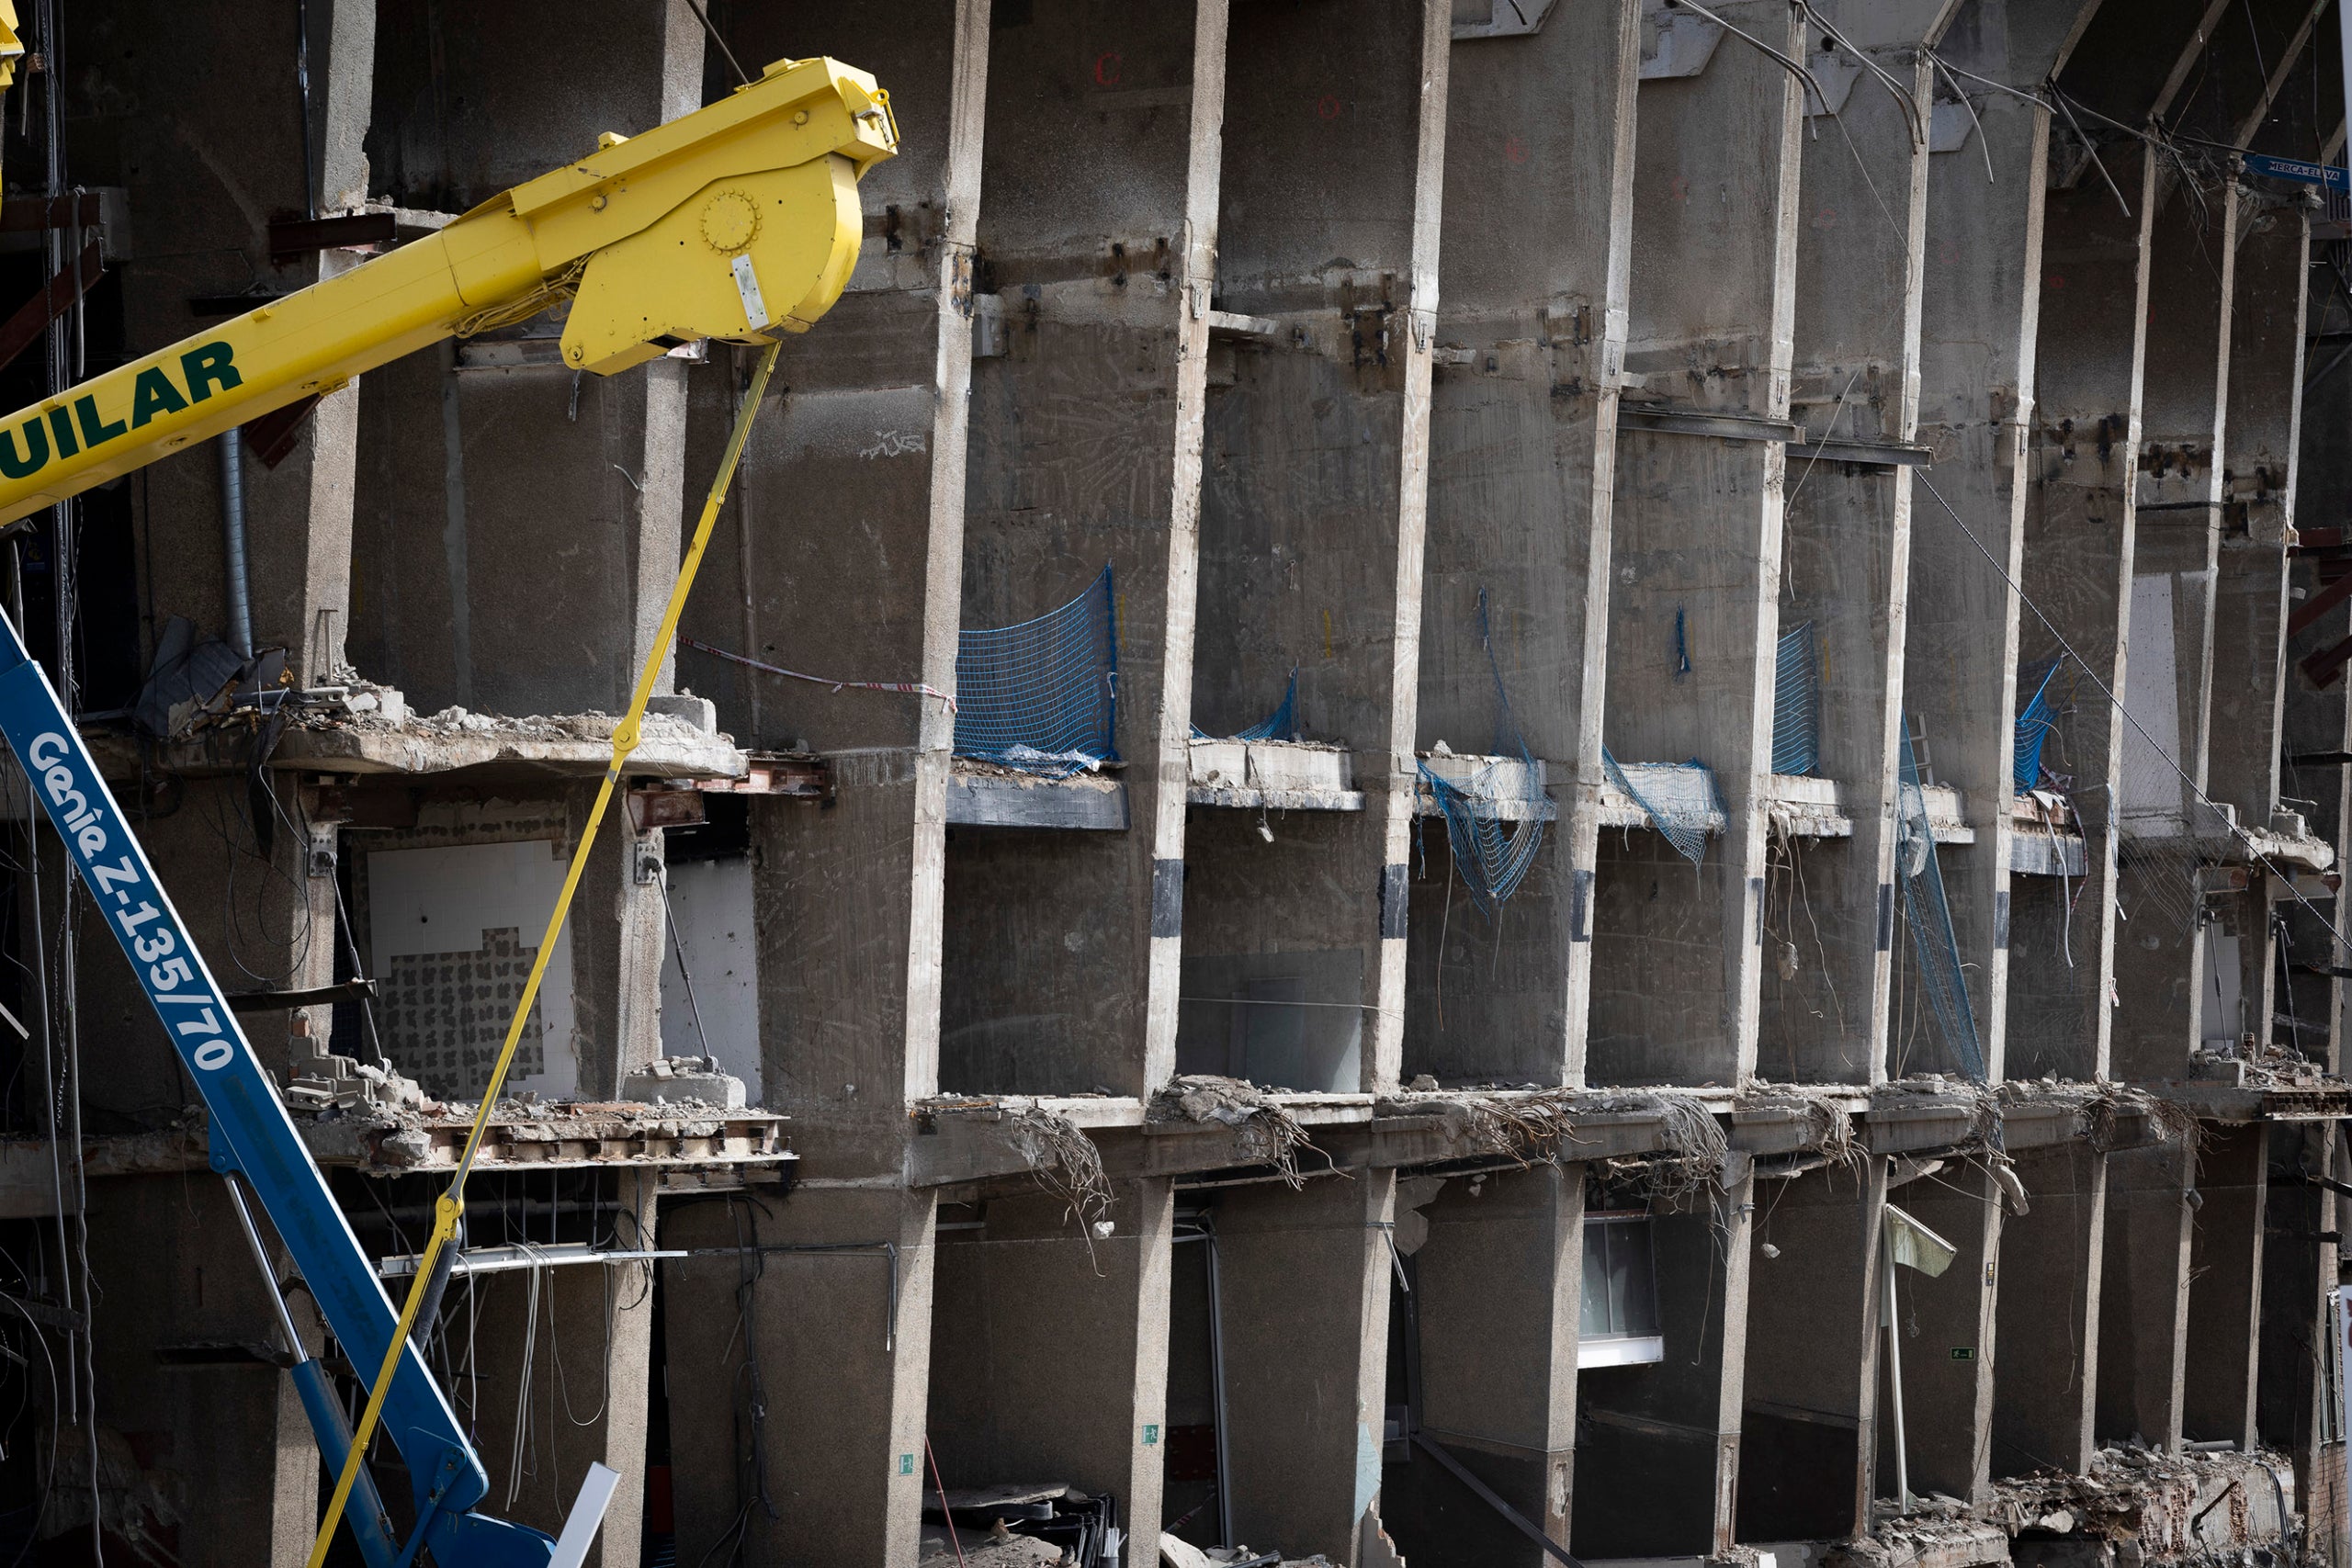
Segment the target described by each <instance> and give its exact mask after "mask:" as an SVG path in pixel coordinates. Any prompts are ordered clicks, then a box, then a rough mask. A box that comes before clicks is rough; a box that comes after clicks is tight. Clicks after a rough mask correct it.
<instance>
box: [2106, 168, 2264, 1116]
mask: <svg viewBox="0 0 2352 1568" xmlns="http://www.w3.org/2000/svg"><path fill="white" fill-rule="evenodd" d="M2153 199H2154V204H2155V209H2154V212H2153V213H2152V214H2151V215H2150V225H2151V237H2152V243H2153V246H2154V253H2153V257H2152V260H2151V262H2150V265H2151V267H2152V268H2153V273H2152V278H2151V282H2150V285H2149V294H2150V298H2151V299H2161V300H2163V301H2164V321H2163V322H2162V325H2161V330H2156V331H2151V332H2150V333H2148V334H2147V340H2146V341H2147V351H2146V352H2147V368H2146V379H2145V385H2144V388H2143V413H2142V430H2141V436H2140V444H2139V467H2140V474H2139V479H2138V492H2139V493H2138V499H2137V504H2136V506H2135V508H2134V513H2135V517H2136V521H2135V523H2134V525H2133V542H2132V567H2131V576H2130V582H2131V614H2132V615H2133V616H2134V618H2132V619H2131V621H2130V623H2129V627H2128V630H2127V633H2126V639H2125V646H2126V656H2125V663H2126V667H2127V668H2126V670H2125V673H2124V685H2123V699H2124V708H2125V711H2126V712H2127V713H2129V714H2130V715H2131V717H2132V718H2133V719H2134V720H2136V721H2137V723H2136V725H2127V726H2126V727H2125V730H2126V732H2125V734H2124V735H2123V736H2122V738H2121V740H2122V764H2121V771H2120V773H2119V774H2118V775H2117V780H2116V792H2115V795H2114V797H2113V798H2114V803H2115V805H2116V807H2117V808H2118V809H2119V810H2120V813H2121V822H2120V825H2121V828H2122V831H2123V835H2124V842H2123V846H2122V851H2123V852H2122V857H2121V866H2120V883H2119V886H2118V892H2117V896H2118V898H2119V900H2120V911H2121V913H2122V914H2123V915H2125V916H2127V917H2129V918H2130V921H2131V929H2130V930H2129V931H2123V932H2121V933H2120V934H2119V940H2118V942H2117V944H2116V948H2115V983H2116V988H2117V991H2118V994H2119V996H2120V997H2121V998H2125V999H2124V1000H2123V1001H2122V1003H2121V1004H2120V1006H2119V1007H2118V1009H2117V1010H2116V1015H2115V1035H2114V1040H2113V1044H2112V1046H2111V1048H2110V1059H2111V1062H2112V1070H2113V1072H2114V1074H2115V1076H2117V1077H2122V1078H2168V1077H2177V1076H2179V1074H2180V1073H2181V1072H2182V1070H2183V1062H2184V1059H2185V1058H2186V1056H2187V1055H2188V1052H2189V1051H2190V1050H2192V1049H2193V1048H2194V1047H2195V1045H2196V1043H2197V1038H2198V1035H2197V1032H2198V1023H2199V1019H2198V1014H2199V995H2200V992H2201V991H2202V989H2203V988H2204V976H2205V971H2206V967H2207V964H2206V953H2205V943H2206V940H2207V925H2206V922H2205V920H2204V919H2203V906H2202V901H2201V900H2200V898H2199V895H2198V892H2197V888H2196V886H2195V878H2196V869H2195V868H2196V865H2197V863H2198V861H2199V854H2198V852H2197V851H2196V849H2195V848H2194V847H2193V846H2192V845H2191V844H2190V843H2189V841H2188V840H2190V839H2191V837H2193V835H2194V834H2195V833H2196V832H2197V830H2198V822H2199V817H2200V815H2201V809H2200V807H2199V801H2198V799H2197V794H2198V792H2199V790H2201V789H2203V787H2204V784H2205V779H2206V757H2207V741H2208V738H2209V737H2210V735H2211V724H2210V714H2211V700H2210V699H2211V694H2212V685H2213V628H2214V619H2213V614H2214V598H2215V587H2216V581H2217V577H2218V572H2219V568H2220V549H2221V536H2222V516H2221V502H2222V468H2223V466H2224V464H2225V462H2226V460H2227V459H2226V457H2225V453H2226V451H2227V442H2228V431H2227V429H2226V419H2227V415H2228V407H2229V390H2228V382H2229V367H2230V330H2231V324H2232V321H2233V315H2234V311H2233V293H2234V287H2233V285H2234V270H2235V267H2236V262H2237V253H2238V220H2237V214H2238V186H2237V185H2236V184H2235V182H2225V183H2224V184H2222V186H2221V187H2220V188H2219V189H2218V190H2213V191H2204V190H2201V189H2199V188H2196V187H2193V186H2188V185H2184V184H2180V183H2177V182H2176V181H2173V180H2169V179H2166V180H2159V181H2158V182H2157V184H2156V186H2155V187H2154V193H2153ZM2266 728H2267V727H2266ZM2143 731H2144V732H2145V733H2143ZM2181 773H2187V774H2188V778H2187V779H2184V778H2182V777H2181V776H2180V774H2181ZM2267 819H2268V814H2267V812H2266V813H2265V816H2264V822H2265V825H2266V826H2267Z"/></svg>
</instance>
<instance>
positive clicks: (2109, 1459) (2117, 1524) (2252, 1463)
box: [1975, 1446, 2302, 1568]
mask: <svg viewBox="0 0 2352 1568" xmlns="http://www.w3.org/2000/svg"><path fill="white" fill-rule="evenodd" d="M2294 1484H2295V1480H2294V1468H2293V1465H2292V1463H2291V1462H2290V1461H2289V1460H2288V1459H2287V1458H2286V1457H2285V1456H2284V1455H2281V1454H2276V1453H2269V1452H2256V1453H2252V1454H2245V1453H2238V1452H2234V1451H2230V1452H2220V1453H2199V1452H2197V1451H2195V1450H2189V1451H2187V1452H2183V1453H2177V1454H2167V1453H2162V1452H2158V1451H2156V1450H2151V1449H2146V1448H2141V1447H2136V1446H2133V1447H2118V1448H2109V1449H2105V1450H2101V1451H2100V1453H2099V1456H2098V1464H2097V1465H2096V1466H2095V1467H2094V1469H2093V1471H2092V1472H2091V1473H2090V1474H2087V1475H2065V1474H2060V1473H2057V1472H2038V1473H2036V1474H2033V1475H2030V1476H2024V1477H2020V1478H2018V1479H2016V1480H2011V1481H2002V1482H1996V1483H1994V1487H1993V1494H1992V1496H1991V1497H1990V1499H1988V1500H1987V1501H1986V1502H1985V1503H1984V1504H1983V1505H1981V1506H1979V1507H1978V1508H1977V1509H1976V1510H1975V1513H1976V1515H1977V1516H1978V1517H1980V1518H1982V1519H1984V1520H1985V1521H1987V1522H1989V1523H1991V1524H1993V1525H1996V1526H1998V1527H1999V1528H2001V1529H2004V1530H2006V1531H2007V1534H2008V1535H2009V1536H2010V1537H2011V1538H2012V1539H2013V1540H2018V1542H2019V1543H2020V1546H2021V1547H2022V1546H2023V1545H2024V1543H2029V1542H2031V1541H2033V1540H2047V1539H2048V1538H2063V1539H2064V1540H2068V1541H2079V1542H2081V1543H2083V1549H2082V1550H2076V1551H2073V1552H2072V1553H2071V1554H2070V1556H2069V1558H2068V1561H2070V1562H2072V1561H2081V1562H2086V1563H2087V1562H2091V1561H2092V1560H2093V1557H2096V1559H2097V1560H2098V1562H2101V1563H2105V1562H2114V1563H2116V1564H2117V1565H2118V1568H2140V1565H2142V1564H2149V1563H2156V1562H2183V1561H2187V1560H2190V1559H2197V1558H2206V1557H2215V1558H2219V1557H2227V1558H2229V1559H2231V1560H2233V1561H2234V1560H2236V1559H2237V1557H2238V1556H2239V1554H2240V1553H2241V1552H2243V1551H2245V1550H2246V1549H2247V1548H2252V1547H2260V1546H2262V1545H2265V1544H2267V1543H2281V1542H2284V1541H2286V1540H2288V1539H2289V1538H2290V1537H2292V1536H2294V1535H2297V1534H2299V1533H2300V1532H2301V1528H2302V1522H2301V1518H2300V1517H2298V1516H2297V1515H2296V1514H2295V1513H2294V1511H2293V1510H2292V1508H2291V1507H2290V1505H2289V1502H2288V1499H2289V1497H2290V1494H2291V1492H2292V1489H2293V1487H2294ZM2084 1551H2088V1552H2089V1553H2091V1555H2089V1556H2086V1555H2084ZM2017 1554H2018V1553H2017V1552H2013V1553H2012V1555H2017ZM2030 1554H2031V1555H2036V1556H2039V1557H2047V1555H2048V1553H2047V1552H2046V1551H2042V1552H2035V1553H2030Z"/></svg>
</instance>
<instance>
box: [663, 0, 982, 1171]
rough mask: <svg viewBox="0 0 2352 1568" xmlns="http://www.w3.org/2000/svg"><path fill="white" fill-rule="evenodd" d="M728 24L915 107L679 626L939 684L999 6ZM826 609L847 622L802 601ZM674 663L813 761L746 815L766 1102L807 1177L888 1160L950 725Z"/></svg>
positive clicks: (926, 1052)
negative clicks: (865, 227)
mask: <svg viewBox="0 0 2352 1568" xmlns="http://www.w3.org/2000/svg"><path fill="white" fill-rule="evenodd" d="M729 28H730V32H729V39H730V43H729V47H730V48H731V50H732V51H733V52H734V54H735V56H736V58H737V59H739V60H741V61H742V62H745V64H746V67H747V69H756V68H757V67H756V65H754V64H752V62H763V61H769V60H776V59H784V58H797V57H799V56H801V55H804V54H806V53H807V52H809V51H811V50H822V51H825V52H827V53H829V54H831V55H832V56H833V57H835V58H837V59H841V60H845V61H852V62H856V63H857V64H858V65H859V66H860V67H861V68H863V69H867V70H871V71H873V72H874V73H876V78H877V79H878V80H880V81H881V82H883V83H884V84H885V85H888V87H889V88H890V89H891V90H892V91H893V92H894V93H897V94H899V95H900V96H901V98H902V100H903V101H905V102H907V103H910V104H911V103H921V104H922V105H925V106H926V109H925V112H924V113H922V114H921V115H919V116H918V115H909V116H907V117H905V118H904V120H903V123H902V124H901V127H900V130H901V135H902V141H901V142H900V150H899V155H898V156H897V157H895V158H892V159H890V160H889V161H888V162H886V163H883V164H877V165H876V167H875V168H874V170H873V172H872V173H871V174H870V175H868V176H867V177H866V178H865V180H863V181H861V182H860V185H859V199H860V200H861V202H863V203H864V205H865V211H866V213H867V222H868V224H869V226H871V227H873V228H875V229H876V231H877V237H876V238H875V239H872V240H869V241H868V242H867V243H866V245H865V251H864V253H863V254H862V255H861V257H860V259H859V263H858V266H857V270H856V271H855V272H854V274H853V275H852V276H851V279H850V287H849V290H848V292H847V293H846V294H844V295H843V297H842V300H841V302H840V303H839V304H838V305H836V306H835V307H834V309H833V310H832V311H831V314H830V315H829V316H828V317H827V320H826V322H825V327H826V330H824V331H821V332H812V333H809V334H807V335H806V336H802V337H795V338H793V339H791V340H790V341H789V342H787V343H786V346H785V352H784V355H783V357H782V359H781V361H780V365H779V369H778V372H777V378H778V380H779V381H780V382H782V383H784V384H785V385H786V387H788V388H789V390H788V391H784V392H781V393H779V394H777V395H776V398H775V406H774V407H772V408H770V409H768V410H766V411H765V412H763V415H762V417H761V419H760V422H759V423H757V424H755V425H754V426H753V427H752V437H751V443H750V446H748V447H747V449H746V451H745V454H744V459H743V465H742V470H741V475H740V477H739V478H738V479H737V483H736V488H735V491H734V494H733V496H732V497H731V499H730V501H729V516H728V517H727V518H726V519H725V520H724V521H723V522H722V523H721V525H720V530H719V534H718V538H717V539H716V540H715V541H714V543H713V546H712V549H711V556H710V559H709V560H708V562H707V565H706V567H705V572H706V581H705V588H704V591H703V592H700V593H698V594H697V595H696V597H695V600H694V601H693V603H692V604H691V606H690V608H689V613H688V617H687V622H686V629H687V632H688V634H689V635H691V636H693V637H695V638H697V639H698V640H700V641H703V642H706V643H708V644H710V645H711V646H713V647H717V648H723V649H731V650H734V651H736V652H739V653H742V654H745V655H747V656H749V657H751V658H754V659H758V660H763V662H767V663H771V664H777V665H781V666H783V667H784V668H786V669H791V670H801V671H815V672H820V673H825V672H837V673H839V674H842V675H844V676H848V677H850V678H853V679H876V680H886V679H887V680H894V681H895V680H906V681H921V682H925V683H928V684H929V685H931V686H932V687H933V688H934V689H935V690H938V691H942V692H952V691H953V690H955V680H956V627H957V624H958V621H957V606H958V604H959V602H960V596H961V590H960V586H959V585H960V581H961V575H962V571H963V537H964V532H963V531H964V501H965V485H966V476H965V433H966V429H967V420H968V418H969V412H970V400H969V396H968V393H969V389H970V385H971V355H972V334H973V329H972V311H973V305H972V276H971V269H972V245H973V233H974V229H973V225H974V223H975V221H976V220H977V218H978V202H979V176H980V138H981V116H982V109H983V105H984V97H985V94H986V90H987V82H988V63H989V61H988V51H989V10H988V6H987V5H986V4H985V3H984V0H933V3H932V4H929V5H928V6H926V7H924V8H920V9H918V10H915V11H911V12H910V11H904V10H901V11H899V12H879V11H854V12H853V11H840V10H832V11H818V10H814V9H811V8H809V7H793V8H786V9H778V8H769V7H747V8H738V9H737V10H735V11H733V12H731V13H729ZM749 369H750V366H749V362H748V360H746V359H743V358H741V357H740V356H739V357H738V358H737V359H736V360H735V361H734V362H733V363H731V364H729V363H725V362H723V361H715V362H714V363H713V364H712V365H710V366H709V367H706V368H704V369H700V370H697V371H695V372H694V386H693V397H694V400H695V419H694V423H695V450H696V456H695V461H694V463H693V465H692V467H693V469H694V471H695V473H696V474H697V475H701V474H707V473H708V472H709V471H710V469H711V468H712V466H713V465H715V464H716V462H717V461H718V453H719V449H720V447H721V446H723V444H724V443H725V441H726V439H727V435H728V433H729V429H730V428H731V426H732V423H733V421H734V417H735V412H736V408H737V406H738V403H739V401H740V400H741V396H742V392H743V386H744V378H745V377H746V376H747V375H748V373H749ZM828 517H830V518H834V519H838V520H842V521H844V522H846V521H847V520H854V523H855V525H854V526H848V525H842V526H834V525H828V524H826V523H824V522H823V519H824V518H828ZM825 604H838V605H845V606H849V607H850V611H849V613H844V614H819V613H815V612H816V611H817V609H818V607H819V606H820V605H825ZM679 659H680V670H681V672H682V674H683V676H684V679H685V681H686V682H687V683H688V684H689V685H691V686H692V687H693V688H694V689H695V690H696V691H699V692H702V693H704V694H707V695H711V696H714V697H715V698H716V699H717V700H718V704H719V720H720V728H723V729H726V730H729V731H730V732H731V733H733V734H734V735H735V736H736V737H737V739H738V740H739V741H741V742H742V743H745V744H750V745H754V746H759V747H765V748H791V747H796V746H799V745H802V744H805V745H806V746H808V747H809V748H810V749H813V750H815V751H816V752H817V753H818V755H819V756H820V758H822V759H823V761H824V762H825V764H826V766H827V767H828V769H829V770H830V771H829V778H830V782H831V786H832V790H833V798H832V800H831V802H830V803H829V804H828V805H827V806H826V807H823V808H822V809H819V808H816V807H812V806H810V805H809V804H808V803H805V802H800V801H792V800H772V799H771V800H753V801H752V802H751V803H750V806H751V830H752V876H753V898H754V909H755V911H756V921H755V924H756V928H757V931H758V932H759V950H760V951H759V987H760V1018H761V1041H762V1051H763V1077H764V1079H765V1086H766V1089H767V1096H766V1097H767V1099H768V1100H770V1101H771V1102H772V1103H774V1104H775V1105H776V1106H777V1107H778V1108H779V1109H784V1110H789V1111H792V1112H793V1113H794V1114H795V1115H797V1116H800V1117H802V1118H804V1123H803V1124H804V1125H805V1126H806V1128H807V1131H806V1132H804V1133H803V1134H800V1135H798V1136H797V1138H796V1140H795V1146H796V1149H797V1152H799V1153H800V1154H801V1156H802V1157H803V1158H804V1160H806V1161H807V1162H808V1169H809V1170H810V1171H811V1172H815V1171H817V1170H819V1169H820V1168H824V1169H827V1170H831V1171H833V1172H836V1173H839V1172H845V1171H851V1170H854V1171H861V1172H873V1171H884V1170H888V1171H895V1170H897V1169H898V1168H899V1151H900V1147H901V1143H900V1140H902V1139H903V1138H904V1136H905V1134H906V1119H905V1114H904V1105H905V1101H906V1100H910V1099H913V1098H916V1097H918V1096H921V1095H925V1094H930V1093H933V1092H934V1091H935V1090H936V1089H937V1088H938V1084H939V1062H938V1055H939V996H940V962H941V943H942V936H941V910H942V908H943V901H944V897H945V883H944V879H945V847H946V846H945V826H944V823H945V804H944V803H945V798H946V789H947V770H948V753H949V750H950V748H951V746H952V745H953V743H954V738H955V718H954V716H953V715H952V714H950V713H949V712H948V711H947V709H946V707H945V705H944V704H942V703H940V702H938V701H936V700H934V699H932V698H928V697H913V696H906V695H900V694H885V693H875V692H855V691H845V692H842V693H838V694H836V693H831V692H829V691H827V690H826V689H825V688H824V687H822V686H816V685H810V684H808V683H805V682H792V681H785V680H780V679H778V678H776V677H774V676H769V675H764V674H762V673H760V672H758V671H752V670H749V669H746V668H745V667H743V666H741V665H736V664H731V663H729V662H726V661H724V660H718V659H714V658H712V657H711V656H709V655H707V654H703V653H698V652H695V651H694V650H692V649H688V650H685V651H684V652H682V653H681V654H680V656H679ZM861 671H862V672H863V673H860V672H861Z"/></svg>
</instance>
